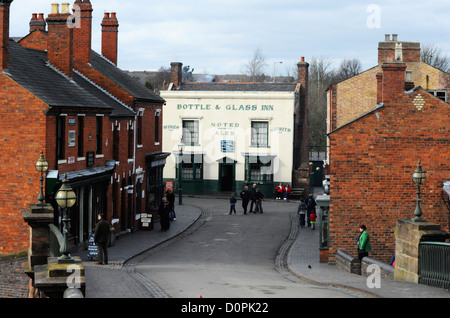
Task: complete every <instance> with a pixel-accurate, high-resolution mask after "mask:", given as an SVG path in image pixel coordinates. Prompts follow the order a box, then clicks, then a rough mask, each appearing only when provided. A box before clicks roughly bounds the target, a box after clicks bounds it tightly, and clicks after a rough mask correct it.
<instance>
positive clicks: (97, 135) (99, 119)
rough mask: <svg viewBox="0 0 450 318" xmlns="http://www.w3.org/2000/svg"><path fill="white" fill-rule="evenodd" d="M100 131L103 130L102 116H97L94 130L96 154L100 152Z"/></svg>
mask: <svg viewBox="0 0 450 318" xmlns="http://www.w3.org/2000/svg"><path fill="white" fill-rule="evenodd" d="M102 131H103V117H102V116H97V124H96V132H95V142H96V145H95V146H96V148H95V152H96V153H97V154H101V153H102V151H103V150H102Z"/></svg>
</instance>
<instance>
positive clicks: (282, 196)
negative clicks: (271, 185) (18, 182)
mask: <svg viewBox="0 0 450 318" xmlns="http://www.w3.org/2000/svg"><path fill="white" fill-rule="evenodd" d="M291 191H292V188H291V186H290V185H289V183H286V184H285V185H283V183H281V182H280V183H279V184H278V185H277V187H276V188H275V199H276V200H287V199H288V198H289V195H290V194H291Z"/></svg>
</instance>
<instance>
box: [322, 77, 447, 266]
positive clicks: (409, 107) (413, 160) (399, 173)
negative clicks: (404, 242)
mask: <svg viewBox="0 0 450 318" xmlns="http://www.w3.org/2000/svg"><path fill="white" fill-rule="evenodd" d="M399 73H402V72H399ZM386 77H387V76H386V75H385V76H384V78H386ZM384 93H385V95H384V97H385V106H384V107H382V108H379V109H377V110H375V111H373V112H372V113H370V114H368V115H366V116H364V117H362V118H360V119H359V120H357V121H355V122H353V123H351V124H349V125H346V126H344V127H342V128H340V129H338V130H336V131H335V132H334V133H332V134H331V135H330V145H331V168H332V170H331V203H330V261H333V260H334V258H335V253H336V251H337V250H338V249H339V248H344V249H346V250H347V251H348V252H350V253H353V254H354V255H355V256H356V239H357V237H358V234H359V232H358V225H359V224H360V223H364V224H366V226H367V228H368V231H369V233H370V235H371V242H372V252H371V253H370V256H372V257H375V258H377V259H379V260H381V261H385V262H389V260H390V258H391V257H392V255H393V254H394V249H395V245H394V244H395V237H394V226H395V224H396V220H397V219H399V218H412V217H413V216H414V215H413V214H414V209H415V205H416V202H415V200H414V199H415V198H416V187H415V185H414V184H413V182H412V179H411V176H412V173H413V171H414V170H415V169H416V166H417V164H418V162H419V160H420V161H421V162H422V166H423V169H424V170H425V171H427V174H426V176H427V179H426V181H425V183H424V185H423V186H422V188H421V191H422V199H423V204H422V210H423V213H424V215H423V218H424V219H426V220H427V221H430V222H434V223H438V224H440V225H441V226H442V227H443V229H446V230H449V224H450V223H449V222H450V220H449V213H448V210H447V209H446V207H445V205H444V203H443V201H442V198H441V193H442V187H443V181H445V180H450V170H449V169H448V162H449V160H450V150H449V149H450V139H449V136H450V127H449V125H448V123H449V122H450V106H449V105H448V104H446V103H443V102H441V101H440V100H438V99H437V98H434V97H433V96H431V95H430V94H428V93H427V92H426V91H424V90H422V89H418V90H416V91H414V92H413V93H410V94H405V93H404V91H403V92H401V93H400V94H399V95H397V96H395V97H392V96H391V98H386V91H385V92H384ZM419 94H420V96H421V97H420V96H419ZM418 96H419V97H418ZM419 99H423V100H424V101H425V105H424V106H423V108H422V109H419V108H420V105H421V102H420V101H418V100H419ZM417 107H419V108H417Z"/></svg>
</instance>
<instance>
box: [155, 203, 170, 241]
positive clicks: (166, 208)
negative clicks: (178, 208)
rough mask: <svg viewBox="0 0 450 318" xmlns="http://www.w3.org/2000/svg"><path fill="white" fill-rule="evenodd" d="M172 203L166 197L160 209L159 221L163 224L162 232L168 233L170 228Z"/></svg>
mask: <svg viewBox="0 0 450 318" xmlns="http://www.w3.org/2000/svg"><path fill="white" fill-rule="evenodd" d="M169 213H170V203H169V201H168V200H167V198H166V197H165V196H164V197H163V198H162V202H161V205H160V206H159V209H158V214H159V221H160V223H161V231H164V232H165V231H167V230H168V229H169V228H170V218H169Z"/></svg>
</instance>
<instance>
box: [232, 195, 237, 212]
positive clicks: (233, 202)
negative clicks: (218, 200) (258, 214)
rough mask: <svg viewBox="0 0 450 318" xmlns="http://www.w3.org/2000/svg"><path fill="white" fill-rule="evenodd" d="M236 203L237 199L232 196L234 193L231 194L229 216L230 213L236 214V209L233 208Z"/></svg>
mask: <svg viewBox="0 0 450 318" xmlns="http://www.w3.org/2000/svg"><path fill="white" fill-rule="evenodd" d="M236 202H237V199H236V197H235V195H234V192H233V193H232V194H231V198H230V215H231V212H232V211H234V214H236V207H235V205H236Z"/></svg>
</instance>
